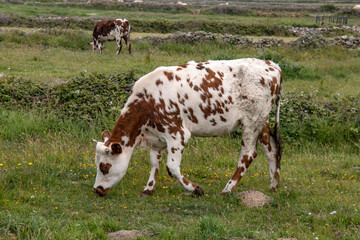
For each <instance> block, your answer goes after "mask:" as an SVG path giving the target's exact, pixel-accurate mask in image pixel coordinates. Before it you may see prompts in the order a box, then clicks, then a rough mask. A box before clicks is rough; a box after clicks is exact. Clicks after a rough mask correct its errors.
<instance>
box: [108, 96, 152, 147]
mask: <svg viewBox="0 0 360 240" xmlns="http://www.w3.org/2000/svg"><path fill="white" fill-rule="evenodd" d="M148 119H149V107H148V106H145V105H144V104H142V103H141V102H138V103H135V104H133V105H131V106H130V107H129V108H128V110H127V111H126V112H124V113H123V114H121V115H120V117H119V119H118V120H117V122H116V125H115V127H114V129H113V131H112V133H111V136H110V138H109V141H110V142H119V143H121V144H122V145H125V146H128V147H133V146H134V145H135V143H136V138H137V137H138V136H139V135H140V134H141V129H142V127H143V126H144V125H145V124H146V123H147V122H148Z"/></svg>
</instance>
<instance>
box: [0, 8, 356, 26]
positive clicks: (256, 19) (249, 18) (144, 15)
mask: <svg viewBox="0 0 360 240" xmlns="http://www.w3.org/2000/svg"><path fill="white" fill-rule="evenodd" d="M121 6H122V5H110V6H106V5H100V7H97V5H94V6H92V5H64V4H42V5H19V4H1V5H0V12H1V13H7V14H17V15H20V16H72V17H98V18H118V17H122V18H128V19H130V20H132V19H144V20H153V19H156V20H171V21H176V20H184V19H186V20H196V21H204V20H206V21H235V22H240V23H244V24H275V25H284V24H285V25H298V26H301V25H311V24H315V18H314V17H312V16H310V15H311V13H309V12H298V13H297V14H296V13H289V14H288V15H286V13H282V12H276V11H275V12H273V13H274V15H273V16H271V17H267V16H257V14H260V13H261V11H258V12H256V11H255V12H253V13H252V12H251V13H240V14H236V15H231V14H210V13H202V14H192V13H191V12H187V11H175V12H174V11H166V10H162V11H158V12H157V11H151V10H149V11H141V10H136V9H135V10H131V9H126V8H125V9H124V8H123V7H121ZM195 8H196V7H195ZM270 13H271V12H270ZM277 13H278V14H280V15H284V16H281V17H280V16H278V17H277ZM316 14H320V15H321V14H326V15H330V14H337V13H336V12H335V13H331V12H326V11H324V12H319V13H316ZM338 14H342V13H341V12H340V13H338ZM260 15H261V14H260ZM359 23H360V18H359V17H351V18H350V19H349V24H359Z"/></svg>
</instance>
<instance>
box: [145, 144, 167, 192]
mask: <svg viewBox="0 0 360 240" xmlns="http://www.w3.org/2000/svg"><path fill="white" fill-rule="evenodd" d="M161 155H162V150H160V151H159V150H154V149H150V164H151V173H150V177H149V180H148V182H147V184H146V187H145V188H144V191H142V192H141V194H140V196H144V195H146V196H151V195H152V193H153V192H154V190H155V185H156V182H157V177H158V173H159V165H160V162H161Z"/></svg>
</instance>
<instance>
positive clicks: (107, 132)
mask: <svg viewBox="0 0 360 240" xmlns="http://www.w3.org/2000/svg"><path fill="white" fill-rule="evenodd" d="M101 138H102V140H103V142H106V141H107V140H108V139H109V138H110V132H109V131H108V130H105V131H103V132H102V134H101Z"/></svg>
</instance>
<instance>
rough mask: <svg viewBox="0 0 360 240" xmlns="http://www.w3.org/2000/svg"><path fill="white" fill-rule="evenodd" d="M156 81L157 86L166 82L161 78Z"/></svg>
mask: <svg viewBox="0 0 360 240" xmlns="http://www.w3.org/2000/svg"><path fill="white" fill-rule="evenodd" d="M155 83H156V85H157V86H159V85H160V84H164V82H163V81H161V80H160V79H158V80H156V82H155Z"/></svg>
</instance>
